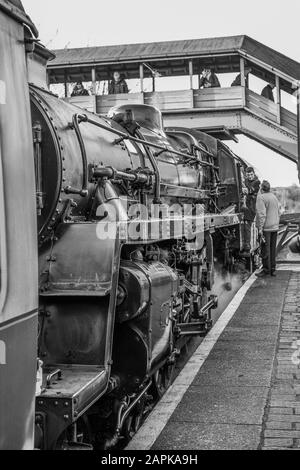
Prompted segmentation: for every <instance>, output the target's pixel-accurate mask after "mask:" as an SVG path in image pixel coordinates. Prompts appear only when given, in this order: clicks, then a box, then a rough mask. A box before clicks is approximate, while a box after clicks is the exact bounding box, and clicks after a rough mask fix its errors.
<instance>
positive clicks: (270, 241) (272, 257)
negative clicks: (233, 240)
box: [256, 181, 280, 277]
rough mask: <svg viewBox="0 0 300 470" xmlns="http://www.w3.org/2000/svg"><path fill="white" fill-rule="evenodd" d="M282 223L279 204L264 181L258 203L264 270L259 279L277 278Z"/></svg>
mask: <svg viewBox="0 0 300 470" xmlns="http://www.w3.org/2000/svg"><path fill="white" fill-rule="evenodd" d="M279 222H280V206H279V202H278V200H277V198H276V196H275V194H273V193H272V192H271V186H270V183H269V182H268V181H263V182H262V185H261V193H260V194H259V195H258V197H257V201H256V225H257V228H258V232H259V235H260V237H261V240H262V261H263V269H262V271H261V272H259V273H258V274H257V277H265V276H267V275H271V276H276V245H277V235H278V230H279Z"/></svg>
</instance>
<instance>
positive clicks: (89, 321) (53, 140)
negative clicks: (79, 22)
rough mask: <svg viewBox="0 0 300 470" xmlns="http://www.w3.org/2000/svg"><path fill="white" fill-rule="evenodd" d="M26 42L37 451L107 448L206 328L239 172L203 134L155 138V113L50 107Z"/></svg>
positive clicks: (38, 55)
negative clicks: (34, 238)
mask: <svg viewBox="0 0 300 470" xmlns="http://www.w3.org/2000/svg"><path fill="white" fill-rule="evenodd" d="M28 34H29V33H28V30H27V29H26V37H27V40H26V44H27V45H28V44H30V48H29V49H28V47H27V49H26V48H25V47H24V57H25V55H26V54H27V73H28V76H27V77H26V78H25V77H23V78H24V80H25V79H26V81H28V82H30V85H28V86H29V93H30V105H31V118H29V117H27V116H26V115H24V116H23V115H20V116H19V119H20V121H21V120H23V121H22V122H23V123H24V125H27V126H28V125H29V124H30V126H31V127H32V140H33V142H32V146H33V154H34V157H33V159H34V168H35V173H34V177H35V185H33V184H32V183H30V178H29V179H27V180H26V181H29V184H30V185H31V189H32V193H33V192H35V196H36V215H37V223H38V242H37V243H38V250H39V251H38V253H39V255H38V257H39V281H38V284H39V285H38V290H39V326H38V330H37V331H36V336H37V338H38V349H37V353H36V358H34V359H37V364H38V370H37V378H38V379H37V391H36V407H35V447H36V448H39V449H81V448H111V447H113V446H116V445H117V444H118V441H119V440H120V439H122V438H123V439H125V440H128V439H129V438H130V437H131V436H132V435H133V434H134V433H135V432H136V431H137V429H138V428H139V426H140V424H141V422H142V420H143V418H144V416H145V415H146V414H147V412H148V411H149V410H150V409H151V406H152V405H153V403H154V402H155V400H157V399H159V397H160V396H161V395H162V394H163V393H164V391H165V390H166V388H167V387H168V385H169V384H170V381H171V378H172V372H173V370H174V365H175V362H176V358H177V356H178V355H179V354H180V350H181V348H182V345H183V344H185V342H186V341H187V340H188V339H189V338H190V337H191V336H195V335H200V336H204V335H205V334H206V333H207V332H208V331H209V329H210V328H211V323H212V322H211V309H213V308H215V307H216V304H217V299H216V297H215V296H214V295H212V293H211V291H212V287H213V282H214V263H215V259H218V260H219V261H220V262H221V264H222V265H223V266H224V267H225V268H229V267H230V266H232V265H233V263H234V260H235V258H237V257H238V256H239V253H240V250H241V247H242V242H243V240H242V236H241V233H242V231H241V223H242V219H243V216H242V212H241V199H242V196H241V185H242V169H243V167H244V166H245V164H244V162H243V161H242V160H241V159H239V158H238V157H236V156H235V155H234V154H233V153H232V152H231V151H230V150H229V149H228V148H227V147H226V146H225V145H224V144H222V143H221V142H219V141H217V140H216V139H214V138H212V137H210V136H208V135H206V134H204V133H202V132H200V131H199V130H191V129H184V128H172V129H164V127H163V121H162V116H161V113H160V111H159V110H158V109H156V108H153V107H150V106H145V105H130V104H129V105H126V106H119V107H117V108H114V109H112V110H111V111H110V113H109V115H108V116H106V117H103V116H102V117H101V116H97V115H95V114H91V113H88V112H86V111H83V110H81V109H79V108H77V107H75V106H73V105H71V104H69V103H66V102H65V101H63V100H61V99H59V98H58V97H57V96H55V95H53V94H52V93H50V92H49V91H48V90H47V87H46V83H45V65H46V61H47V58H49V53H48V52H47V51H46V50H45V49H44V48H43V47H42V46H40V45H39V44H36V41H35V37H34V36H33V35H31V36H30V37H29V38H28ZM26 50H27V52H26ZM28 119H29V120H30V123H28ZM31 152H32V149H31ZM30 158H32V155H31V157H30ZM24 171H25V170H24ZM26 171H27V172H28V173H30V172H31V167H30V166H28V168H27V170H26ZM32 176H33V175H31V177H32ZM27 189H28V188H27ZM29 274H30V273H29ZM30 275H31V274H30ZM36 288H37V287H36ZM31 355H32V354H31ZM32 360H33V358H32Z"/></svg>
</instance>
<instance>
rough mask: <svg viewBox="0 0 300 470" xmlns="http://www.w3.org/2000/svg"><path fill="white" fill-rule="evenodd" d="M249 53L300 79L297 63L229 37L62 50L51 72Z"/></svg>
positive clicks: (257, 44) (246, 39)
mask: <svg viewBox="0 0 300 470" xmlns="http://www.w3.org/2000/svg"><path fill="white" fill-rule="evenodd" d="M239 50H243V51H244V52H245V53H247V54H249V55H251V56H253V57H254V58H256V59H258V60H260V61H262V62H264V63H266V64H267V65H269V66H271V67H273V68H276V69H278V70H279V71H281V72H282V73H285V74H287V75H289V76H290V77H291V78H294V79H297V80H298V79H300V64H299V63H298V62H296V61H295V60H293V59H290V58H289V57H287V56H285V55H284V54H281V53H280V52H277V51H275V50H274V49H271V48H270V47H268V46H265V45H264V44H262V43H260V42H258V41H256V40H254V39H252V38H250V37H248V36H243V35H241V36H228V37H220V38H202V39H190V40H183V41H182V40H180V41H165V42H153V43H140V44H122V45H116V46H100V47H84V48H77V49H60V50H56V51H53V52H54V53H55V54H56V59H54V60H53V61H52V62H51V63H50V64H49V68H50V69H55V68H56V67H64V66H68V65H70V64H72V65H73V64H74V65H75V64H78V65H80V64H85V65H88V64H91V65H92V64H94V63H97V64H99V65H101V63H105V62H112V63H114V62H119V61H120V62H122V61H124V62H128V61H135V60H140V61H143V62H146V61H148V60H151V59H152V60H153V59H157V58H167V57H173V58H176V57H178V58H179V57H189V56H193V55H194V56H195V55H196V56H197V55H199V56H201V55H206V54H221V53H226V52H229V53H230V52H232V53H234V52H237V51H239Z"/></svg>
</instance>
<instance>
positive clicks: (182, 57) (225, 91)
mask: <svg viewBox="0 0 300 470" xmlns="http://www.w3.org/2000/svg"><path fill="white" fill-rule="evenodd" d="M54 53H55V55H56V58H55V59H54V60H53V61H51V62H50V63H49V65H48V83H49V86H50V87H53V88H55V86H56V87H57V85H58V84H61V85H62V84H63V91H64V99H66V100H68V101H70V102H73V103H74V104H76V105H78V106H80V107H82V108H85V109H89V110H90V111H93V112H95V113H98V114H104V115H105V114H106V113H107V112H108V110H109V109H110V108H111V107H113V106H116V105H119V104H126V103H141V104H148V105H154V106H157V107H158V108H159V109H161V111H162V112H163V115H164V122H165V125H166V126H168V127H172V126H185V127H190V128H197V129H201V130H204V131H206V132H208V133H210V134H213V135H215V136H216V137H219V138H221V139H235V138H236V137H235V136H236V135H238V134H244V135H246V136H248V137H250V138H252V139H254V140H256V141H257V142H259V143H261V144H263V145H265V146H266V147H268V148H270V149H271V150H274V151H275V152H277V153H278V154H280V155H282V156H284V157H286V158H288V159H290V160H292V161H294V162H297V161H298V160H300V159H299V158H298V156H299V152H300V151H299V149H300V145H299V142H300V138H299V136H300V131H299V128H300V126H299V122H300V119H299V116H300V105H299V102H300V100H299V96H300V63H298V62H296V61H295V60H293V59H290V58H289V57H287V56H285V55H283V54H281V53H280V52H277V51H275V50H273V49H271V48H270V47H268V46H266V45H264V44H261V43H259V42H257V41H256V40H254V39H252V38H250V37H248V36H232V37H223V38H211V39H194V40H187V41H169V42H161V43H146V44H132V45H121V46H107V47H105V46H102V47H92V48H80V49H63V50H57V51H54ZM203 70H209V71H210V72H213V73H214V74H215V75H216V76H217V77H218V80H219V84H220V86H218V85H217V86H216V84H213V85H214V86H208V87H202V86H201V83H202V81H201V78H202V73H203ZM114 71H118V72H119V73H120V74H123V75H124V77H125V79H126V81H127V83H128V86H129V90H130V92H129V93H124V94H108V87H107V83H108V81H109V80H110V79H111V78H112V75H113V72H114ZM230 77H231V78H232V79H234V78H237V80H236V81H235V85H237V86H230V85H231V78H230ZM172 79H173V82H172ZM174 79H176V80H174ZM78 81H80V82H83V84H84V87H85V88H86V89H89V95H88V96H73V97H72V96H70V95H71V90H72V85H74V83H75V82H78ZM174 81H176V86H174ZM137 84H138V89H136V88H137ZM252 84H254V85H255V86H252ZM267 84H271V86H269V87H268V88H269V90H268V91H269V93H268V95H267V96H268V97H265V96H262V94H261V92H262V90H263V88H264V87H265V86H267ZM263 95H265V93H263ZM288 95H293V96H294V105H293V109H292V110H291V109H287V107H285V99H284V98H286V97H288Z"/></svg>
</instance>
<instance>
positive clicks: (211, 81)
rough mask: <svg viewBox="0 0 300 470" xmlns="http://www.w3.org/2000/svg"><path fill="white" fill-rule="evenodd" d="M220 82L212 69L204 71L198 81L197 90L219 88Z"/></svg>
mask: <svg viewBox="0 0 300 470" xmlns="http://www.w3.org/2000/svg"><path fill="white" fill-rule="evenodd" d="M220 86H221V85H220V82H219V79H218V77H217V75H216V74H215V72H214V70H212V69H204V70H203V72H202V74H201V76H200V81H199V88H220Z"/></svg>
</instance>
